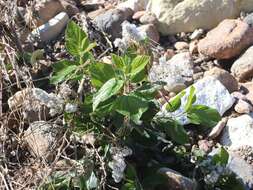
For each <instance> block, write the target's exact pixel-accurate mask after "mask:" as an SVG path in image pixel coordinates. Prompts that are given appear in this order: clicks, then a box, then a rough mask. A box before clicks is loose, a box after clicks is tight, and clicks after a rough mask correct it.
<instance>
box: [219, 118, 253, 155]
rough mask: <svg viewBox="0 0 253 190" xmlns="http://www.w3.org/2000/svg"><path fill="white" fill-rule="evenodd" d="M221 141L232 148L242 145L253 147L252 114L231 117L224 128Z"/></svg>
mask: <svg viewBox="0 0 253 190" xmlns="http://www.w3.org/2000/svg"><path fill="white" fill-rule="evenodd" d="M220 142H221V144H222V145H226V146H228V147H229V148H230V149H231V150H235V149H237V148H239V147H242V146H251V147H253V117H252V114H245V115H242V116H239V117H236V118H231V119H229V120H228V122H227V126H226V128H225V130H223V133H222V136H221V140H220Z"/></svg>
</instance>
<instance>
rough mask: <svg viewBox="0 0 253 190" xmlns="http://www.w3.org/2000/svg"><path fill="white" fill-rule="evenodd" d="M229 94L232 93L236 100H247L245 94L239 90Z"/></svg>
mask: <svg viewBox="0 0 253 190" xmlns="http://www.w3.org/2000/svg"><path fill="white" fill-rule="evenodd" d="M231 95H232V96H233V97H234V98H235V99H236V100H237V101H238V100H247V98H246V96H245V95H244V94H242V93H241V92H238V91H236V92H233V93H232V94H231Z"/></svg>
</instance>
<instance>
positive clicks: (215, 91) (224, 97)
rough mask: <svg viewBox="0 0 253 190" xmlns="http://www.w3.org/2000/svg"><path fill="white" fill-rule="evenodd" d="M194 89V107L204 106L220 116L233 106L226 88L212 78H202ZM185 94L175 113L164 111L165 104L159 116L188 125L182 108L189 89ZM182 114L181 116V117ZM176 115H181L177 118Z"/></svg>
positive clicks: (232, 100) (188, 89)
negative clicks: (214, 110) (215, 111)
mask: <svg viewBox="0 0 253 190" xmlns="http://www.w3.org/2000/svg"><path fill="white" fill-rule="evenodd" d="M193 86H194V87H195V94H196V102H195V103H194V104H195V105H205V106H208V107H211V108H213V109H216V110H217V111H218V112H219V114H220V115H221V116H222V115H223V114H224V113H225V112H226V111H227V110H228V109H230V108H231V107H232V106H233V104H234V101H235V100H234V98H233V97H232V96H231V95H230V93H229V92H228V90H227V89H226V87H225V86H224V85H223V84H222V83H221V82H220V81H219V80H217V79H215V78H213V77H210V76H208V77H204V78H203V79H201V80H199V81H197V82H196V83H195V84H193ZM185 91H186V94H185V95H184V96H183V97H182V98H181V106H180V107H179V109H178V110H176V111H175V112H172V113H169V112H167V111H166V104H165V105H164V106H163V107H162V110H161V112H160V113H159V115H163V116H168V117H172V118H175V119H177V120H178V121H179V122H180V123H181V124H182V125H186V124H189V120H188V118H187V117H186V115H184V114H183V113H184V106H185V104H186V102H187V97H188V96H189V92H190V87H188V88H187V89H186V90H185ZM182 114H183V115H182ZM178 115H181V116H179V117H178Z"/></svg>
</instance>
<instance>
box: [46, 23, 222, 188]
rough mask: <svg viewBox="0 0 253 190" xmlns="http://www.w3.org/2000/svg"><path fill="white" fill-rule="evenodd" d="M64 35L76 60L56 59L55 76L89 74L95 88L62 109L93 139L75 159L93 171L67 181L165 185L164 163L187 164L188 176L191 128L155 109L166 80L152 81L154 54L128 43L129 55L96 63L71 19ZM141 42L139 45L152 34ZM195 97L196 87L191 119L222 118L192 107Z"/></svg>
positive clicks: (175, 103)
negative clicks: (75, 106) (69, 108)
mask: <svg viewBox="0 0 253 190" xmlns="http://www.w3.org/2000/svg"><path fill="white" fill-rule="evenodd" d="M65 40H66V49H67V51H68V52H69V54H70V55H71V56H72V58H71V60H62V61H59V62H57V63H55V64H54V66H53V68H54V73H53V76H52V78H51V82H52V83H53V84H58V83H61V82H63V81H65V82H66V81H71V82H78V81H79V82H80V80H81V79H82V78H83V77H84V76H85V77H86V78H89V79H90V83H91V85H92V88H91V89H92V90H90V91H87V92H84V95H83V96H84V97H83V99H81V100H82V101H81V102H80V99H78V100H76V101H77V102H78V105H79V109H78V111H77V112H75V113H71V114H69V113H65V114H64V117H65V118H64V119H65V121H66V124H67V126H72V133H73V134H75V135H77V136H78V135H79V136H83V135H84V134H85V135H86V137H87V135H90V136H91V137H89V138H90V139H93V140H89V142H88V144H90V146H88V147H87V151H86V154H84V155H82V156H81V157H80V160H78V162H81V161H84V160H87V159H88V160H90V163H92V164H91V165H92V167H91V169H90V170H88V171H86V173H85V172H84V173H82V174H79V178H78V179H79V182H78V183H70V182H69V181H68V182H69V183H67V184H68V185H67V187H68V188H69V187H72V186H71V185H73V184H75V185H74V187H78V188H79V189H110V188H111V187H115V188H118V189H124V190H126V189H155V188H156V187H158V186H159V185H160V184H163V183H164V177H163V176H161V175H159V174H158V173H157V170H158V169H159V168H161V167H171V168H173V169H176V170H179V171H181V172H182V171H183V169H185V170H186V172H183V173H185V174H186V175H188V176H190V175H191V174H190V172H189V171H193V169H194V167H195V165H194V164H193V163H191V162H190V157H191V150H187V149H186V148H185V146H184V145H185V144H187V143H188V144H189V143H190V141H189V138H188V135H187V131H186V130H185V128H184V127H183V126H182V125H180V123H179V122H178V121H177V120H176V119H175V118H168V117H167V118H165V117H163V116H159V114H157V113H158V112H159V111H160V109H161V105H160V104H159V102H158V101H157V99H156V97H157V94H158V92H159V91H160V90H161V89H163V85H164V83H163V82H156V83H151V82H149V81H148V79H147V73H148V68H149V66H150V65H151V64H152V63H151V58H150V56H149V55H147V54H145V55H139V54H138V53H137V51H136V47H137V49H138V45H137V46H136V44H135V49H133V48H128V49H127V50H126V51H124V54H121V55H116V54H111V64H106V63H103V62H101V61H98V60H96V59H95V58H94V56H93V55H92V53H91V50H92V48H93V47H94V46H95V44H93V43H90V41H89V39H88V36H87V35H86V34H85V32H84V31H82V29H81V28H80V27H79V26H78V25H77V24H75V23H74V22H73V21H71V22H70V23H69V24H68V26H67V29H66V35H65ZM144 41H145V42H141V43H147V41H148V40H146V39H145V40H144ZM146 47H147V46H146ZM146 52H148V51H146ZM185 94H186V92H185V91H182V92H181V93H179V94H178V95H177V96H176V97H174V98H173V99H171V100H170V101H169V102H167V105H166V110H167V111H168V112H174V111H176V110H177V109H178V108H179V107H180V106H181V98H182V97H183V96H185ZM195 101H196V95H195V89H194V87H193V86H192V87H191V88H190V92H189V96H188V99H187V103H186V104H185V105H184V114H186V115H187V117H188V119H189V121H190V122H191V123H192V124H196V125H202V126H206V127H213V126H214V125H215V124H216V123H217V122H218V121H219V120H220V115H219V113H218V112H217V111H216V110H214V109H212V108H209V107H207V106H203V105H195V104H194V103H195ZM86 140H87V138H86ZM91 150H92V151H91ZM68 177H69V179H72V177H71V175H69V176H65V178H64V179H62V180H59V181H60V182H59V183H63V182H62V181H64V184H65V185H66V183H65V182H66V178H68ZM55 181H57V180H55V178H54V182H55ZM55 185H57V184H55ZM58 185H59V184H58Z"/></svg>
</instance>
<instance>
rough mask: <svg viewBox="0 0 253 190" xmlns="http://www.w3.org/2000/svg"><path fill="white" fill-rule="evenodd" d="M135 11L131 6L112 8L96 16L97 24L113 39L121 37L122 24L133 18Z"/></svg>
mask: <svg viewBox="0 0 253 190" xmlns="http://www.w3.org/2000/svg"><path fill="white" fill-rule="evenodd" d="M133 13H134V12H133V11H132V10H131V9H130V8H121V9H111V10H108V11H106V12H105V13H104V14H100V15H98V16H97V17H96V18H95V20H94V21H95V23H96V24H97V26H98V27H99V28H100V29H101V30H103V31H104V32H105V33H107V34H108V35H110V36H111V38H112V40H115V39H116V38H120V37H121V32H122V27H121V24H122V23H123V22H124V21H125V20H129V19H131V17H132V15H133Z"/></svg>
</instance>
